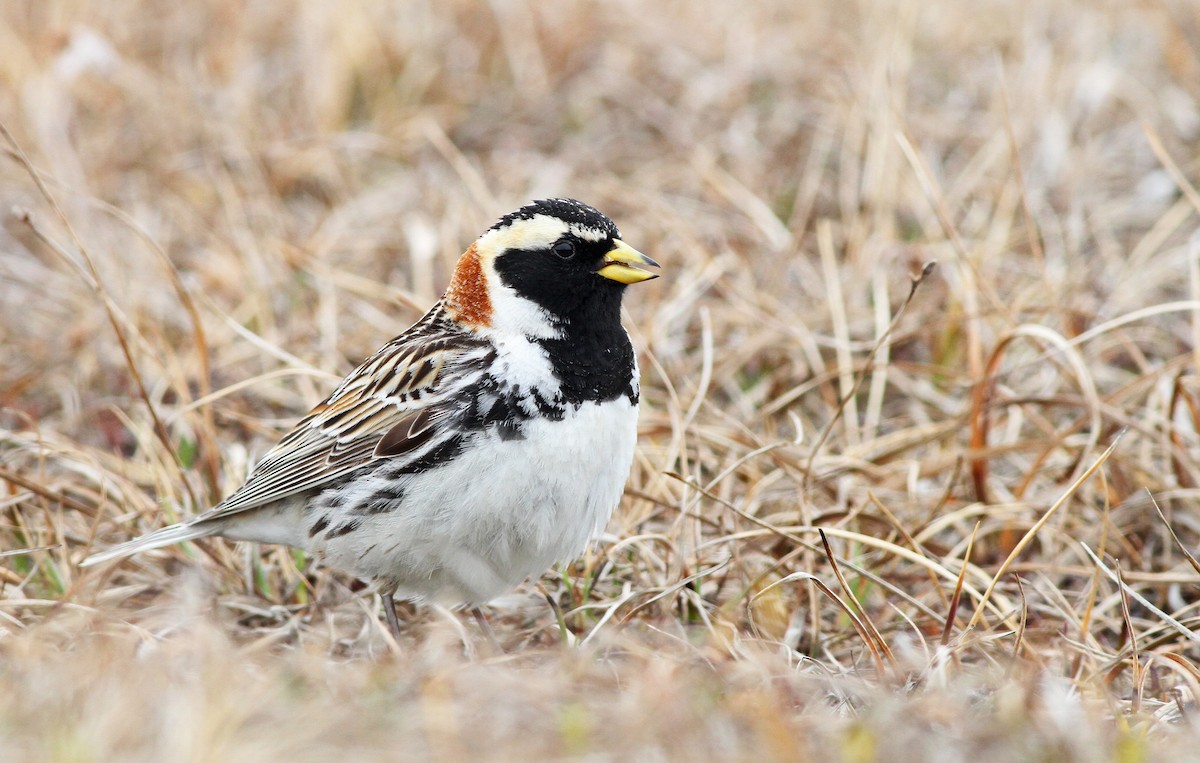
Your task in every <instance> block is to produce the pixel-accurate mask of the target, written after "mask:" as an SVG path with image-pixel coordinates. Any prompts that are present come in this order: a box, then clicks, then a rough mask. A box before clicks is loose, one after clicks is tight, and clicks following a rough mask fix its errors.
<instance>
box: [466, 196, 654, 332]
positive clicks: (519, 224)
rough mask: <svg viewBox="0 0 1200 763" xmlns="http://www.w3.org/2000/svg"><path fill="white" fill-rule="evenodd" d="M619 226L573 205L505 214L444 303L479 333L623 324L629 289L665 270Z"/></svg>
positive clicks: (470, 252) (540, 205) (551, 203)
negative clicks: (587, 323)
mask: <svg viewBox="0 0 1200 763" xmlns="http://www.w3.org/2000/svg"><path fill="white" fill-rule="evenodd" d="M620 236H621V234H620V232H619V231H618V230H617V226H616V225H615V224H613V221H612V220H610V219H608V217H606V216H605V215H604V214H602V213H601V212H599V211H597V210H596V209H594V208H592V207H589V206H588V205H587V204H583V203H581V202H578V201H575V200H574V199H545V200H541V201H535V202H533V203H532V204H529V205H527V206H524V207H521V208H520V209H518V210H517V211H515V212H512V213H510V214H507V215H505V216H504V217H502V218H500V220H499V221H498V222H497V223H496V224H495V225H493V226H492V227H491V228H489V229H488V230H487V231H486V232H485V233H484V234H483V235H482V236H480V237H479V238H478V239H477V240H476V241H475V243H474V244H472V245H471V247H470V248H469V249H467V251H466V253H465V254H463V256H462V257H461V258H459V261H458V265H457V266H456V267H455V270H454V276H453V278H451V281H450V287H449V288H448V289H447V291H446V295H445V298H444V299H445V304H446V307H447V309H448V310H449V311H450V313H451V315H453V316H454V317H455V318H456V319H457V320H459V321H460V322H461V323H463V324H465V325H468V326H471V327H473V328H477V329H480V328H494V329H496V330H499V331H516V332H520V333H522V334H524V335H527V336H547V335H549V334H551V333H554V332H556V331H557V326H558V325H559V324H561V323H563V322H567V321H572V320H581V319H582V320H591V319H599V318H603V319H618V318H617V316H618V312H619V308H620V302H621V294H622V292H624V290H625V287H626V286H627V285H629V284H634V283H639V282H641V281H647V280H649V279H651V278H657V277H658V275H657V274H656V273H652V272H650V271H649V270H646V269H645V267H646V266H651V267H658V263H657V262H655V261H654V260H652V259H650V258H649V257H647V256H646V255H644V254H642V253H641V252H639V251H637V250H636V249H634V248H633V247H631V246H629V245H628V244H626V243H625V242H624V241H622V240H621V238H620Z"/></svg>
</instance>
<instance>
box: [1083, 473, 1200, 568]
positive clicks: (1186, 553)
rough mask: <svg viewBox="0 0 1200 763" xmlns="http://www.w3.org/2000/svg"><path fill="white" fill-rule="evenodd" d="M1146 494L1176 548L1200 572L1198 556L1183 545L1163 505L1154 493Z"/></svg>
mask: <svg viewBox="0 0 1200 763" xmlns="http://www.w3.org/2000/svg"><path fill="white" fill-rule="evenodd" d="M1146 496H1147V497H1148V498H1149V499H1150V503H1151V504H1153V506H1154V511H1155V513H1157V514H1158V518H1159V519H1161V520H1162V523H1163V527H1165V528H1167V532H1168V533H1170V535H1171V540H1172V541H1173V542H1174V543H1175V548H1177V549H1179V553H1181V554H1183V558H1184V559H1186V560H1187V562H1188V564H1190V565H1192V569H1193V570H1195V571H1196V572H1197V573H1200V561H1196V557H1195V556H1193V555H1192V552H1191V551H1188V550H1187V546H1185V545H1183V541H1181V540H1180V539H1179V535H1178V534H1177V533H1176V532H1175V528H1174V527H1171V523H1170V522H1168V521H1167V515H1166V514H1163V510H1162V507H1161V506H1159V505H1158V501H1156V500H1154V494H1153V493H1151V492H1150V491H1149V490H1147V491H1146ZM1102 552H1103V550H1102Z"/></svg>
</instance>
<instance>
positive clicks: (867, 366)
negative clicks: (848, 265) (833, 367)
mask: <svg viewBox="0 0 1200 763" xmlns="http://www.w3.org/2000/svg"><path fill="white" fill-rule="evenodd" d="M936 267H937V263H936V262H926V263H925V264H924V265H922V266H921V270H920V272H919V273H917V274H916V275H914V276H909V281H910V283H909V288H908V296H907V297H905V298H904V302H902V303H901V304H900V307H899V308H898V309H897V310H896V314H895V316H894V317H893V318H892V322H891V323H889V324H888V327H887V331H885V332H883V335H882V336H880V337H879V339H877V340H876V341H875V344H874V345H873V346H872V347H871V351H870V352H869V353H867V359H866V362H865V363H864V366H863V369H862V371H861V372H860V373H859V374H858V375H857V377H856V378H855V380H854V384H853V386H851V387H850V390H849V391H848V392H846V393H845V394H844V395H842V397H841V399H840V400H838V404H837V407H836V408H835V409H834V411H833V416H831V417H830V418H829V421H828V423H826V424H825V426H824V428H822V429H821V433H820V434H819V435H818V436H817V440H816V442H814V443H813V445H812V448H811V449H810V450H809V452H808V461H807V462H806V463H805V465H804V478H803V482H801V483H800V491H801V493H803V494H804V495H808V490H809V484H810V483H811V482H812V471H813V461H814V460H815V459H816V457H817V454H818V453H820V452H821V448H822V447H823V446H824V445H825V441H826V440H828V439H829V434H830V433H831V432H832V431H833V428H834V427H835V426H837V422H838V420H839V419H840V418H841V416H842V413H843V412H844V411H845V410H846V404H847V403H849V402H850V401H851V400H852V399H854V397H855V396H856V395H857V394H858V390H859V388H860V387H862V384H863V381H864V380H865V379H866V378H867V376H868V374H869V373H870V370H871V364H872V363H873V362H874V361H875V356H876V355H877V354H878V353H879V348H881V347H883V346H884V345H885V344H886V343H887V341H888V338H889V337H891V335H892V332H893V331H895V329H896V326H897V325H898V324H899V323H900V319H901V318H902V317H904V311H905V310H906V309H907V308H908V305H909V303H911V302H912V300H913V297H915V296H916V294H917V289H919V288H920V287H921V284H922V283H924V282H925V279H926V278H927V277H929V275H930V274H932V273H933V271H934V268H936Z"/></svg>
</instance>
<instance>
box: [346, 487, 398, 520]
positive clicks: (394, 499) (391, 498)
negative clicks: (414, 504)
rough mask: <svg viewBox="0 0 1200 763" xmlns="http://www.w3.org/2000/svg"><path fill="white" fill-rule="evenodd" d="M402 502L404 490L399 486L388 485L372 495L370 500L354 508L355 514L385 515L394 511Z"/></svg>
mask: <svg viewBox="0 0 1200 763" xmlns="http://www.w3.org/2000/svg"><path fill="white" fill-rule="evenodd" d="M403 500H404V488H402V487H400V486H399V485H390V486H388V487H385V488H384V489H382V490H377V491H376V492H374V493H372V494H371V497H370V498H368V499H367V500H366V501H364V502H363V503H362V504H360V505H359V506H358V507H357V508H356V512H357V513H359V514H386V513H387V512H389V511H392V510H393V509H395V508H396V506H397V504H399V503H400V502H401V501H403Z"/></svg>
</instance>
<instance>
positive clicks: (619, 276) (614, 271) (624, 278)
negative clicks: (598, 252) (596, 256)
mask: <svg viewBox="0 0 1200 763" xmlns="http://www.w3.org/2000/svg"><path fill="white" fill-rule="evenodd" d="M638 265H650V266H651V267H655V268H656V267H658V263H657V262H655V261H654V260H652V259H650V258H649V257H647V256H646V255H644V254H642V253H641V252H639V251H638V250H636V249H634V248H633V247H632V246H630V245H629V244H626V243H625V242H624V241H622V240H621V239H619V238H616V239H613V248H612V249H610V250H609V251H608V254H606V255H604V267H602V268H600V269H599V270H597V271H596V273H597V274H598V275H602V276H604V277H605V278H611V279H612V280H614V281H619V282H620V283H624V284H630V283H638V282H639V281H649V280H650V279H651V278H658V273H651V272H650V271H648V270H642V269H641V268H640V267H638Z"/></svg>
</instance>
